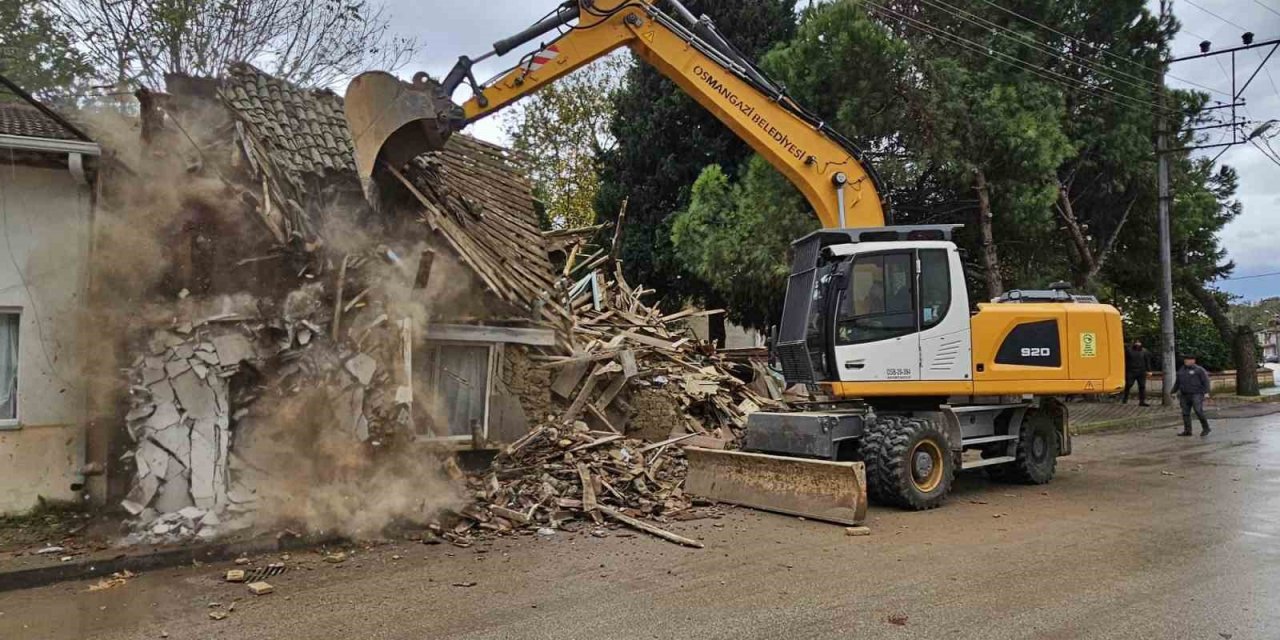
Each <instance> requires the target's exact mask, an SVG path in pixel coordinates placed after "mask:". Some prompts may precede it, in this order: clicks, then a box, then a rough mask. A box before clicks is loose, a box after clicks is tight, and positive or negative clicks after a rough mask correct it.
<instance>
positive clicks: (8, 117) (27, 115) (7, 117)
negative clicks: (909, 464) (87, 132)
mask: <svg viewBox="0 0 1280 640" xmlns="http://www.w3.org/2000/svg"><path fill="white" fill-rule="evenodd" d="M0 134H4V135H10V136H23V137H27V138H49V139H53V140H79V138H78V137H76V135H75V134H74V133H72V132H71V131H69V130H68V129H67V128H66V127H64V126H62V124H61V123H59V122H58V121H57V120H54V119H53V118H50V117H49V116H47V115H45V114H44V113H42V112H41V111H40V110H39V109H37V108H35V107H33V106H31V105H29V104H23V103H20V102H0Z"/></svg>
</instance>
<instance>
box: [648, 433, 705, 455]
mask: <svg viewBox="0 0 1280 640" xmlns="http://www.w3.org/2000/svg"><path fill="white" fill-rule="evenodd" d="M695 435H698V434H696V433H689V434H685V435H682V436H676V437H674V438H667V439H666V440H663V441H662V442H655V443H653V444H651V445H648V446H646V447H644V448H642V449H640V453H648V452H650V451H653V450H654V449H657V448H659V447H665V446H667V445H669V444H675V443H677V442H680V441H681V440H688V439H689V438H692V437H694V436H695Z"/></svg>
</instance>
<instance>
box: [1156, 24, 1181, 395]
mask: <svg viewBox="0 0 1280 640" xmlns="http://www.w3.org/2000/svg"><path fill="white" fill-rule="evenodd" d="M1168 11H1169V3H1167V2H1161V3H1160V13H1161V14H1162V15H1161V16H1160V17H1161V22H1165V21H1167V20H1168V19H1169V15H1168ZM1165 57H1166V60H1167V56H1165ZM1166 60H1162V61H1161V63H1160V77H1159V78H1158V79H1157V80H1158V82H1157V83H1156V92H1157V94H1156V109H1157V110H1158V111H1157V112H1156V127H1157V132H1156V183H1157V188H1158V189H1159V195H1158V197H1159V220H1160V347H1161V351H1162V352H1163V353H1162V354H1161V355H1162V356H1163V358H1162V361H1163V363H1164V366H1163V368H1162V369H1161V375H1160V387H1161V389H1160V398H1161V400H1160V401H1161V402H1162V403H1163V404H1164V405H1166V406H1168V405H1172V404H1173V376H1174V374H1175V372H1176V371H1177V366H1178V365H1177V363H1176V362H1175V359H1176V358H1175V353H1176V349H1177V345H1176V344H1175V342H1174V340H1175V339H1176V336H1175V335H1174V332H1173V254H1172V251H1171V250H1170V248H1169V245H1170V242H1171V240H1170V235H1171V234H1170V233H1169V209H1170V204H1172V202H1171V201H1172V199H1173V196H1172V195H1170V193H1169V116H1168V113H1169V112H1168V110H1167V109H1165V104H1164V103H1165V90H1164V74H1165V72H1166V70H1167V69H1168V68H1169V63H1168V62H1167V61H1166Z"/></svg>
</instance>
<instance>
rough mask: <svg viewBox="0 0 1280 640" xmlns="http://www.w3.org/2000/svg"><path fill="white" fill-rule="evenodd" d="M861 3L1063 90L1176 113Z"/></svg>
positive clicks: (864, 2)
mask: <svg viewBox="0 0 1280 640" xmlns="http://www.w3.org/2000/svg"><path fill="white" fill-rule="evenodd" d="M858 1H859V2H862V3H863V4H866V5H869V6H871V7H873V8H875V9H878V10H879V11H880V12H881V13H885V14H893V15H891V16H888V17H895V18H896V19H897V20H898V21H899V22H903V23H904V24H906V23H908V22H909V23H911V25H910V26H914V27H916V29H918V30H920V31H924V32H925V33H928V34H931V35H935V36H939V37H942V38H944V39H946V40H948V41H950V42H953V43H955V44H960V45H961V46H964V47H965V48H967V49H970V50H972V51H975V52H977V53H979V54H981V55H984V56H986V57H988V58H992V59H993V60H997V61H1002V60H999V59H998V58H996V56H1000V58H1004V59H1005V60H1003V61H1004V62H1006V63H1007V64H1010V65H1011V66H1015V67H1017V68H1020V69H1022V70H1024V71H1029V72H1031V73H1032V74H1035V75H1037V76H1039V77H1041V78H1043V79H1045V80H1048V81H1049V82H1052V83H1055V84H1057V85H1059V86H1060V87H1063V88H1066V89H1072V88H1080V89H1083V90H1085V91H1088V92H1092V93H1094V95H1096V96H1097V97H1100V98H1104V99H1107V100H1110V101H1111V102H1113V103H1115V104H1117V105H1120V104H1122V103H1121V102H1120V100H1125V101H1128V102H1129V103H1130V104H1129V105H1128V106H1142V107H1146V108H1150V109H1155V110H1163V111H1166V112H1172V111H1173V110H1172V109H1169V108H1168V107H1162V106H1160V105H1158V104H1156V103H1154V102H1151V101H1148V100H1142V99H1140V98H1134V97H1131V96H1126V95H1124V94H1120V93H1116V92H1114V91H1111V90H1109V89H1105V88H1102V87H1094V86H1091V85H1089V83H1087V82H1084V81H1082V80H1077V79H1075V78H1072V77H1070V76H1065V75H1063V74H1061V73H1058V72H1056V71H1053V70H1050V69H1042V68H1039V67H1036V66H1035V65H1032V64H1031V63H1029V62H1027V61H1025V60H1022V59H1021V58H1018V57H1015V56H1010V55H1008V54H1005V53H1002V52H999V51H991V50H990V49H989V48H987V47H984V46H982V45H981V44H978V43H976V42H973V41H972V40H968V39H966V38H962V37H960V36H957V35H954V34H951V33H947V32H946V31H943V30H941V29H939V28H937V27H935V26H933V25H930V24H929V23H927V22H923V21H921V20H917V19H915V18H912V17H910V16H907V15H905V14H902V13H900V12H898V11H895V10H893V9H888V8H886V7H883V6H881V5H878V4H876V3H875V2H872V0H858ZM993 54H994V55H993ZM1046 74H1049V75H1046ZM1050 75H1051V76H1057V77H1058V78H1061V80H1055V79H1054V78H1052V77H1050ZM1062 80H1065V81H1067V82H1070V83H1074V84H1075V85H1078V86H1077V87H1072V86H1071V85H1069V84H1064V83H1063V82H1062ZM1108 94H1109V95H1108Z"/></svg>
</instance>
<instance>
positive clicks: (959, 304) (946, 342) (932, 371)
mask: <svg viewBox="0 0 1280 640" xmlns="http://www.w3.org/2000/svg"><path fill="white" fill-rule="evenodd" d="M917 255H918V256H919V261H918V263H917V265H918V268H919V270H920V277H919V287H920V379H921V380H968V379H969V377H970V372H971V371H972V369H973V345H972V333H971V331H970V327H969V296H968V292H967V291H966V290H965V282H964V270H963V269H962V268H961V266H960V255H959V253H958V252H957V251H956V250H955V249H954V248H950V249H920V250H919V252H918V254H917Z"/></svg>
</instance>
